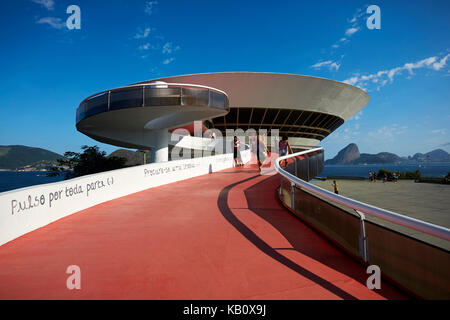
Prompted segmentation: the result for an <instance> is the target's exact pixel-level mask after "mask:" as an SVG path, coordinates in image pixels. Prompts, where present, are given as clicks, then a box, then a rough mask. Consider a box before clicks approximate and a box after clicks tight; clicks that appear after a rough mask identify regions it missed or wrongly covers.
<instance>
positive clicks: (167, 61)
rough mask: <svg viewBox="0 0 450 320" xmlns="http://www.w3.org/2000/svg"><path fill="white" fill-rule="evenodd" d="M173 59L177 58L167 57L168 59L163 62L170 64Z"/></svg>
mask: <svg viewBox="0 0 450 320" xmlns="http://www.w3.org/2000/svg"><path fill="white" fill-rule="evenodd" d="M173 60H175V58H167V59H166V60H164V61H163V64H169V63H171V62H172V61H173Z"/></svg>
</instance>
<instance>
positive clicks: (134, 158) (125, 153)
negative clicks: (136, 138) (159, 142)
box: [108, 149, 150, 167]
mask: <svg viewBox="0 0 450 320" xmlns="http://www.w3.org/2000/svg"><path fill="white" fill-rule="evenodd" d="M108 157H119V158H125V159H127V162H125V165H126V166H127V167H131V166H138V165H141V164H143V163H144V156H143V154H142V152H139V151H131V150H125V149H117V150H116V151H114V152H111V154H110V155H109V156H108ZM149 158H150V155H149V154H147V163H149V160H150V159H149Z"/></svg>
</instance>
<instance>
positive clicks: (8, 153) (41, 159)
mask: <svg viewBox="0 0 450 320" xmlns="http://www.w3.org/2000/svg"><path fill="white" fill-rule="evenodd" d="M61 158H63V156H62V155H60V154H57V153H55V152H52V151H49V150H45V149H41V148H33V147H27V146H20V145H13V146H0V169H9V170H14V169H17V168H23V167H25V166H33V165H34V164H39V166H42V164H43V163H46V164H48V165H49V166H51V165H56V163H57V162H56V159H61Z"/></svg>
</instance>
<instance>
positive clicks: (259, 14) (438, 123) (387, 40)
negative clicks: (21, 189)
mask: <svg viewBox="0 0 450 320" xmlns="http://www.w3.org/2000/svg"><path fill="white" fill-rule="evenodd" d="M72 4H75V5H78V6H79V7H80V9H81V29H80V30H76V29H74V30H69V29H67V27H66V26H65V21H66V19H67V18H68V17H69V14H67V13H66V8H67V7H68V6H69V5H72ZM371 4H376V5H378V6H379V7H380V10H381V29H380V30H376V29H374V30H369V29H368V28H367V26H366V19H367V18H368V17H369V16H370V14H367V13H366V8H367V6H368V5H371ZM0 27H1V28H0V41H1V50H0V74H1V77H0V145H9V144H23V145H29V146H36V147H42V148H46V149H50V150H53V151H56V152H59V153H63V152H65V151H68V150H72V151H76V150H79V149H80V146H81V145H83V144H88V145H94V144H97V145H99V146H100V147H101V148H102V149H103V150H106V151H107V152H111V151H113V150H114V149H116V147H114V146H109V145H105V144H101V143H98V142H97V141H94V140H92V139H90V138H88V137H86V136H84V135H83V134H81V133H79V132H77V131H76V129H75V110H76V108H77V106H78V104H79V103H80V102H81V101H82V100H83V99H84V98H85V97H87V96H89V95H91V94H93V93H95V92H98V91H102V90H104V89H108V88H113V87H118V86H122V85H126V84H130V83H133V82H138V81H143V80H149V79H152V78H156V77H163V76H172V75H179V74H190V73H203V72H220V71H255V72H281V73H294V74H303V75H312V76H318V77H324V78H329V79H334V80H338V81H345V82H348V83H350V84H353V85H358V86H360V87H361V88H363V89H365V90H366V91H367V92H368V93H369V95H370V97H371V101H370V103H369V104H368V105H367V106H366V107H365V108H364V109H363V111H362V113H359V114H357V115H356V116H355V117H353V118H352V119H351V120H349V121H348V122H346V123H345V124H344V125H343V126H341V127H340V128H339V129H338V130H336V131H335V132H334V133H333V134H331V135H330V136H329V137H327V138H326V139H325V140H324V141H323V142H322V143H321V145H323V146H324V147H325V150H326V157H327V158H329V157H332V156H334V155H335V154H336V153H337V152H338V151H339V150H340V149H341V148H343V147H344V146H346V145H347V144H348V143H350V142H355V143H357V144H358V146H359V148H360V151H361V152H368V153H377V152H381V151H389V152H394V153H397V154H399V155H401V156H406V155H412V154H414V153H415V152H428V151H430V150H432V149H436V148H443V149H445V150H447V151H450V125H449V123H450V90H449V89H450V71H449V70H450V69H449V66H450V34H449V30H450V1H448V0H444V1H377V2H367V1H348V0H345V1H336V0H330V1H262V0H260V1H253V0H251V1H231V0H228V1H220V0H215V1H212V0H209V1H168V0H158V1H144V0H142V1H137V0H136V1H125V0H110V1H97V0H89V1H88V0H70V1H66V0H15V1H7V0H2V1H0Z"/></svg>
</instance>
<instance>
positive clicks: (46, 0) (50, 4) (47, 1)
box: [31, 0, 55, 10]
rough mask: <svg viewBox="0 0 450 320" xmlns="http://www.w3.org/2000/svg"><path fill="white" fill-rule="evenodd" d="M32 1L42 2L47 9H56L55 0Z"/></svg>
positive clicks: (35, 1)
mask: <svg viewBox="0 0 450 320" xmlns="http://www.w3.org/2000/svg"><path fill="white" fill-rule="evenodd" d="M31 2H34V3H37V4H40V5H41V6H43V7H44V8H46V9H47V10H53V9H55V2H54V1H53V0H31Z"/></svg>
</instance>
